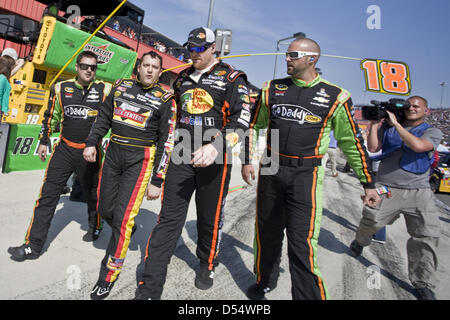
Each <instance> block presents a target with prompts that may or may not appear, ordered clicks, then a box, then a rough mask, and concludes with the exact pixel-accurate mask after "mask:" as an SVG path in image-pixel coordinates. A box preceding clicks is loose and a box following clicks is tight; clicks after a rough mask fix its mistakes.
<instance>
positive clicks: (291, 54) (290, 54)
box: [286, 51, 319, 60]
mask: <svg viewBox="0 0 450 320" xmlns="http://www.w3.org/2000/svg"><path fill="white" fill-rule="evenodd" d="M318 55H319V54H318V53H317V52H308V51H289V52H286V58H287V57H289V58H291V59H292V60H296V59H301V58H303V57H304V56H318Z"/></svg>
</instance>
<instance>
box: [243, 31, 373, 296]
mask: <svg viewBox="0 0 450 320" xmlns="http://www.w3.org/2000/svg"><path fill="white" fill-rule="evenodd" d="M319 57H320V47H319V45H318V44H317V43H316V42H315V41H313V40H311V39H299V40H295V41H293V42H292V43H291V44H290V46H289V48H288V51H287V52H286V66H287V73H288V75H289V77H286V78H283V79H275V80H272V81H268V82H266V83H265V84H264V85H263V88H262V93H261V95H260V98H259V101H258V102H257V105H256V109H255V113H254V115H253V118H252V122H251V125H250V127H251V128H252V129H263V128H268V133H267V137H268V138H267V156H266V157H265V158H264V159H263V160H262V161H261V165H260V171H259V172H260V174H259V179H258V189H257V214H256V217H257V218H256V224H255V242H254V243H255V250H254V252H255V265H254V270H255V273H256V284H254V285H252V286H251V287H250V288H249V289H248V290H247V296H248V297H249V298H250V299H255V300H259V299H264V298H265V294H266V293H267V292H270V291H272V290H273V289H275V287H276V285H277V280H278V276H279V264H280V257H281V249H282V244H283V238H284V231H285V230H286V234H287V238H288V257H289V271H290V274H291V282H292V298H293V299H295V300H313V299H314V300H316V299H318V300H324V299H327V298H328V293H327V290H326V287H325V285H324V283H323V279H322V276H321V274H320V271H319V269H318V266H317V244H318V238H319V231H320V223H321V216H322V183H323V179H324V168H323V167H322V166H321V159H322V157H323V155H324V154H325V153H326V152H327V148H328V146H329V142H330V132H331V131H332V130H334V136H335V138H336V140H337V142H338V145H339V148H340V149H341V150H342V151H343V152H344V153H345V155H346V156H347V159H348V161H349V162H350V164H351V165H352V167H353V169H354V170H355V173H356V174H357V175H358V177H359V180H360V182H361V184H362V185H363V187H364V190H365V195H364V197H363V198H364V199H363V200H364V203H365V204H368V205H370V206H375V204H376V203H377V202H378V201H379V197H378V195H377V193H376V192H375V189H374V181H373V176H372V174H371V172H370V171H369V169H368V168H369V165H368V159H369V157H368V155H367V152H366V150H365V148H364V144H363V140H362V138H361V134H360V131H359V129H358V125H357V124H356V123H355V121H354V119H353V117H352V109H353V104H352V101H351V98H350V93H349V92H348V91H346V90H345V89H342V88H341V87H339V86H337V85H335V84H332V83H330V82H328V81H326V80H324V79H322V78H321V77H320V75H318V74H317V72H316V70H315V67H316V63H317V61H318V59H319ZM275 131H278V133H279V140H275V139H272V132H275ZM254 136H255V135H250V137H249V145H248V146H247V148H249V149H247V150H252V149H253V147H252V145H253V144H254V143H255V139H254ZM273 163H277V164H278V166H272V164H273ZM269 167H278V170H277V171H276V172H274V171H275V170H272V171H271V172H268V171H269V170H266V169H268V168H269ZM242 177H243V179H244V180H245V181H246V182H247V183H249V184H251V183H252V179H255V170H254V168H253V165H251V164H249V159H246V164H245V165H243V167H242Z"/></svg>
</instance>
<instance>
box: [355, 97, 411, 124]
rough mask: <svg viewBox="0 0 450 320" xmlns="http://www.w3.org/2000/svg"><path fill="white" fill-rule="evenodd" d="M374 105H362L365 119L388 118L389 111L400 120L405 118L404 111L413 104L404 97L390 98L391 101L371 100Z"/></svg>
mask: <svg viewBox="0 0 450 320" xmlns="http://www.w3.org/2000/svg"><path fill="white" fill-rule="evenodd" d="M370 103H371V104H372V106H362V107H361V111H362V116H363V118H364V119H365V120H381V119H383V118H387V117H388V114H387V113H386V110H387V111H390V112H392V113H393V114H394V115H395V117H396V118H397V121H398V122H402V121H403V119H405V114H404V111H405V110H408V109H409V107H411V105H410V104H409V102H408V101H406V100H404V99H389V101H376V100H372V101H370Z"/></svg>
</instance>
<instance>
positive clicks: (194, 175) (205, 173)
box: [136, 28, 250, 299]
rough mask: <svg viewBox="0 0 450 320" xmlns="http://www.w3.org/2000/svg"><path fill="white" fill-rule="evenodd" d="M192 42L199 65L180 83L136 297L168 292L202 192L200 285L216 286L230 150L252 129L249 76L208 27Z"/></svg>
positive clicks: (199, 30) (192, 35)
mask: <svg viewBox="0 0 450 320" xmlns="http://www.w3.org/2000/svg"><path fill="white" fill-rule="evenodd" d="M186 44H187V45H188V50H189V51H190V52H191V59H192V61H193V67H191V68H189V69H188V70H186V71H183V72H182V73H181V75H180V76H179V77H178V78H177V79H176V80H175V82H174V90H175V95H176V99H177V102H178V114H179V115H178V123H177V133H178V142H177V144H176V146H175V147H174V152H173V154H172V160H171V164H170V166H169V169H168V172H167V178H166V180H165V183H164V197H163V202H162V205H161V212H160V214H159V220H158V224H157V225H156V227H155V228H154V229H153V231H152V233H151V236H150V238H149V243H148V245H147V252H146V257H145V267H144V274H143V281H142V282H140V286H139V288H138V292H137V295H136V299H148V298H151V299H160V298H161V294H162V291H163V286H164V283H165V280H166V274H167V268H168V264H169V262H170V258H171V256H172V254H173V252H174V250H175V247H176V244H177V240H178V238H179V237H180V235H181V232H182V229H183V226H184V223H185V220H186V216H187V211H188V207H189V202H190V199H191V196H192V194H193V192H194V191H195V192H196V196H195V203H196V207H197V231H198V241H197V257H198V258H199V260H200V266H199V268H198V269H197V273H196V279H195V285H196V287H197V288H199V289H203V290H205V289H208V288H210V287H211V286H212V284H213V275H214V268H215V266H216V265H217V264H218V253H219V244H220V240H221V228H222V224H223V207H224V204H225V198H226V195H227V192H228V184H229V181H230V171H231V159H230V158H229V157H228V155H227V152H226V149H227V148H228V150H229V149H230V147H232V146H234V145H236V143H238V141H239V139H240V136H239V135H238V134H237V133H235V132H234V130H235V129H238V128H240V129H242V131H243V130H247V129H248V127H249V122H250V99H249V95H248V84H247V79H246V75H245V74H244V73H243V72H242V71H238V70H235V69H233V68H232V67H231V66H229V65H228V64H225V63H222V62H219V61H218V60H217V59H215V57H214V51H215V37H214V33H213V32H212V31H211V30H210V29H207V28H197V29H194V30H193V31H191V33H190V34H189V39H188V42H187V43H186ZM186 44H185V45H186ZM208 129H212V130H208Z"/></svg>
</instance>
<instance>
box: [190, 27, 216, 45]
mask: <svg viewBox="0 0 450 320" xmlns="http://www.w3.org/2000/svg"><path fill="white" fill-rule="evenodd" d="M214 42H216V36H215V35H214V32H213V31H212V30H211V29H209V28H205V27H200V28H196V29H194V30H192V31H191V32H189V36H188V41H187V42H186V43H185V44H183V47H185V46H187V45H188V44H190V45H191V46H194V47H202V46H206V45H210V44H213V43H214Z"/></svg>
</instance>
